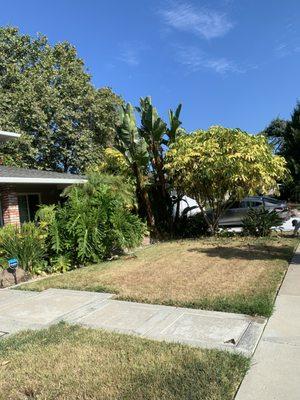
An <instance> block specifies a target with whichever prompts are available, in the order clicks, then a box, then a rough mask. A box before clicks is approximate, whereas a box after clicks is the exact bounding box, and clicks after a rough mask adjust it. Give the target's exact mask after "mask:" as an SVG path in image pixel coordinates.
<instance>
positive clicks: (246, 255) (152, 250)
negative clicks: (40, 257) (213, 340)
mask: <svg viewBox="0 0 300 400" xmlns="http://www.w3.org/2000/svg"><path fill="white" fill-rule="evenodd" d="M297 243H298V240H297V239H295V238H292V237H290V236H287V235H286V236H280V237H271V238H258V239H255V238H246V237H245V238H243V237H234V238H207V239H201V240H185V241H173V242H166V243H161V244H157V245H153V246H150V247H148V248H145V249H142V250H139V251H137V252H136V253H135V255H134V256H133V257H132V258H128V257H127V258H121V259H119V260H116V261H113V262H105V263H100V264H97V265H91V266H88V267H85V268H82V269H79V270H75V271H71V272H67V273H65V274H61V275H56V276H52V277H49V278H46V279H42V280H39V281H37V282H33V283H30V284H25V285H21V286H20V287H19V289H24V290H44V289H48V288H65V289H77V290H90V291H106V292H111V293H116V297H117V298H118V299H123V300H132V301H137V302H147V303H156V304H168V305H176V306H184V307H192V308H203V309H209V310H219V311H228V312H237V313H245V314H249V315H262V316H269V315H270V314H271V313H272V309H273V302H274V298H275V295H276V292H277V289H278V287H279V285H280V283H281V281H282V278H283V276H284V274H285V272H286V270H287V267H288V264H289V261H290V259H291V257H292V254H293V252H294V249H295V247H296V245H297Z"/></svg>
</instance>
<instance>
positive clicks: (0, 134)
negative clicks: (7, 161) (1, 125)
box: [0, 131, 21, 143]
mask: <svg viewBox="0 0 300 400" xmlns="http://www.w3.org/2000/svg"><path fill="white" fill-rule="evenodd" d="M20 136H21V135H20V134H19V133H15V132H5V131H0V143H3V142H6V141H7V140H11V139H17V138H19V137H20Z"/></svg>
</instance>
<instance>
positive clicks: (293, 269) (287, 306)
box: [236, 246, 300, 400]
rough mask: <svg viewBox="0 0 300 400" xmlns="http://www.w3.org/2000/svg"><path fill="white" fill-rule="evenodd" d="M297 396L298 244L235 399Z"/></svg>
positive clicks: (293, 399)
mask: <svg viewBox="0 0 300 400" xmlns="http://www.w3.org/2000/svg"><path fill="white" fill-rule="evenodd" d="M253 399H261V400H299V399H300V246H299V247H298V249H297V251H296V253H295V256H294V258H293V260H292V263H291V265H290V267H289V269H288V272H287V275H286V277H285V279H284V282H283V284H282V287H281V289H280V291H279V294H278V297H277V299H276V303H275V312H274V314H273V315H272V317H271V318H270V319H269V321H268V324H267V325H266V329H265V331H264V333H263V335H262V338H261V341H260V343H259V345H258V347H257V350H256V352H255V354H254V357H253V360H252V367H251V369H250V371H249V373H248V374H247V375H246V377H245V379H244V381H243V383H242V385H241V387H240V390H239V392H238V394H237V396H236V400H253Z"/></svg>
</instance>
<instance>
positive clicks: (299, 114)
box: [264, 102, 300, 184]
mask: <svg viewBox="0 0 300 400" xmlns="http://www.w3.org/2000/svg"><path fill="white" fill-rule="evenodd" d="M264 134H265V135H266V137H267V138H268V139H269V141H270V142H271V143H272V144H273V145H274V149H275V152H276V153H278V154H280V155H282V156H283V157H284V158H285V159H286V161H287V165H288V168H289V170H290V171H291V174H292V177H293V179H294V182H298V184H299V183H300V103H299V102H298V103H297V105H296V107H295V108H294V110H293V113H292V115H291V119H290V120H288V121H286V120H282V119H279V118H276V119H274V120H273V121H272V122H271V123H270V125H269V126H268V127H267V128H266V129H265V130H264Z"/></svg>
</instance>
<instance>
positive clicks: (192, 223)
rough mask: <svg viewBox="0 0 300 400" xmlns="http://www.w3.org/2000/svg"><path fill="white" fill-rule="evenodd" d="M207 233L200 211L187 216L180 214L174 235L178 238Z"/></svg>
mask: <svg viewBox="0 0 300 400" xmlns="http://www.w3.org/2000/svg"><path fill="white" fill-rule="evenodd" d="M207 234H208V225H207V222H206V221H205V219H204V217H203V214H202V213H197V214H194V215H191V216H187V213H184V212H183V214H182V216H181V217H180V218H179V221H178V224H177V230H176V236H177V237H180V238H196V237H199V236H204V235H207Z"/></svg>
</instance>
